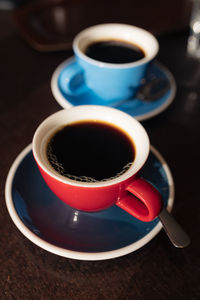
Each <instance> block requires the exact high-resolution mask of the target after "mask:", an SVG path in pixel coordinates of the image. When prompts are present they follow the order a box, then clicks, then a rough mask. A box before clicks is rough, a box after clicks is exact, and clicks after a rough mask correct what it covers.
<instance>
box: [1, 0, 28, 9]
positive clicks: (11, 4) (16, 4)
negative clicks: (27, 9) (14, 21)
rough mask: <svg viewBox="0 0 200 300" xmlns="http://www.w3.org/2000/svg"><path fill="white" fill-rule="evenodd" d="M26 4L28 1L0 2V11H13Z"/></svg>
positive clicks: (2, 0)
mask: <svg viewBox="0 0 200 300" xmlns="http://www.w3.org/2000/svg"><path fill="white" fill-rule="evenodd" d="M28 2H30V0H0V10H13V9H16V8H17V7H20V6H21V5H24V4H26V3H28Z"/></svg>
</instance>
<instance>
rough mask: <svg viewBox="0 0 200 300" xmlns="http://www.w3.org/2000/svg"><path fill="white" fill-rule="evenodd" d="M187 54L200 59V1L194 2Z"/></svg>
mask: <svg viewBox="0 0 200 300" xmlns="http://www.w3.org/2000/svg"><path fill="white" fill-rule="evenodd" d="M187 52H188V54H189V55H190V56H192V57H195V58H198V59H199V58H200V0H193V6H192V13H191V18H190V35H189V38H188V44H187Z"/></svg>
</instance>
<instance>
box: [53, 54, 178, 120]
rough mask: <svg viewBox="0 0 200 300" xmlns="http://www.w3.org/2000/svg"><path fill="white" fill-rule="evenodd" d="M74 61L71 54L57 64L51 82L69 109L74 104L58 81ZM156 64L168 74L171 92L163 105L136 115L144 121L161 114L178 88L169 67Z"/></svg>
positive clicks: (64, 105) (55, 97)
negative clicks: (66, 96)
mask: <svg viewBox="0 0 200 300" xmlns="http://www.w3.org/2000/svg"><path fill="white" fill-rule="evenodd" d="M73 61H75V57H74V56H71V57H70V58H68V59H66V60H65V61H63V62H62V63H61V64H59V65H58V66H57V68H56V69H55V70H54V72H53V74H52V77H51V82H50V86H51V91H52V94H53V96H54V99H55V100H56V101H57V103H58V104H59V105H60V106H61V107H62V108H64V109H68V108H70V107H72V106H73V105H72V104H71V103H70V102H69V101H68V100H67V99H66V98H65V97H64V96H63V95H62V93H61V92H60V89H59V87H58V84H57V82H58V77H59V75H60V72H61V70H62V69H63V68H64V67H65V66H67V65H68V64H70V63H71V62H73ZM156 64H157V65H158V66H159V68H160V69H162V70H163V72H164V73H165V75H166V76H167V78H168V80H169V83H170V93H169V96H168V98H167V100H166V101H165V102H164V103H163V104H162V105H161V106H159V107H157V108H155V109H153V110H152V111H150V112H147V113H144V114H142V115H139V116H134V118H135V119H137V120H138V121H144V120H147V119H150V118H152V117H155V116H156V115H158V114H160V113H161V112H163V111H164V110H166V109H167V107H168V106H169V105H170V104H171V103H172V102H173V100H174V98H175V95H176V90H177V88H176V81H175V79H174V76H173V75H172V73H171V72H170V71H169V70H168V69H167V67H165V66H164V65H163V64H162V63H160V62H158V61H156Z"/></svg>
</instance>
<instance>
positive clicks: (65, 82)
mask: <svg viewBox="0 0 200 300" xmlns="http://www.w3.org/2000/svg"><path fill="white" fill-rule="evenodd" d="M58 84H59V86H60V89H61V90H62V91H63V92H64V93H65V94H68V95H70V96H79V95H81V94H84V93H85V92H86V90H87V89H88V87H87V85H86V84H85V80H84V70H83V69H82V68H81V66H80V65H79V64H78V63H77V62H76V61H75V62H73V63H72V64H70V65H68V66H67V67H66V68H65V69H64V70H63V71H62V72H61V74H60V76H59V78H58Z"/></svg>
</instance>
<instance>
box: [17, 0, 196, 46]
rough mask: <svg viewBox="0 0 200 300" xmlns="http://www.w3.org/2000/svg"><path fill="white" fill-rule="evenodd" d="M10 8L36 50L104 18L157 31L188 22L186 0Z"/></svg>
mask: <svg viewBox="0 0 200 300" xmlns="http://www.w3.org/2000/svg"><path fill="white" fill-rule="evenodd" d="M24 2H26V3H24V5H23V6H20V7H19V8H18V9H16V10H15V11H14V22H15V23H16V25H17V27H18V29H19V32H20V33H21V34H22V36H23V37H24V38H25V39H26V41H27V42H28V43H29V44H30V45H31V46H32V47H33V48H34V49H36V50H38V51H59V50H64V49H68V48H70V47H71V41H72V39H73V37H74V36H75V35H76V34H77V33H78V32H79V31H80V30H82V29H83V28H86V27H88V26H91V25H95V24H99V23H107V22H120V23H129V24H132V25H136V26H139V27H142V28H145V29H147V30H149V31H151V32H152V33H153V34H155V35H161V34H164V33H168V32H171V31H179V30H182V29H183V28H185V27H186V26H188V24H189V19H190V12H191V1H190V0H176V1H174V0H168V1H160V0H151V1H149V0H139V1H138V0H137V1H136V0H135V1H133V0H118V1H116V0H115V1H114V0H110V1H107V0H97V1H93V0H35V1H24Z"/></svg>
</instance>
